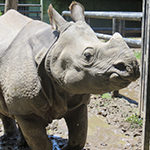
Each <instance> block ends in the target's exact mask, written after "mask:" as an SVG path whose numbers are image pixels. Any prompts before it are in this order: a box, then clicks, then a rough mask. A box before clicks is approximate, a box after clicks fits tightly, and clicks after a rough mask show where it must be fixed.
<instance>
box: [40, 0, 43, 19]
mask: <svg viewBox="0 0 150 150" xmlns="http://www.w3.org/2000/svg"><path fill="white" fill-rule="evenodd" d="M40 5H41V7H40V11H41V20H42V21H43V0H40Z"/></svg>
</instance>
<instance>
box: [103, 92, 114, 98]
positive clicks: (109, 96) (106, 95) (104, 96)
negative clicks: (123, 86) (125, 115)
mask: <svg viewBox="0 0 150 150" xmlns="http://www.w3.org/2000/svg"><path fill="white" fill-rule="evenodd" d="M102 98H105V99H111V98H112V97H111V94H110V93H104V94H103V95H102Z"/></svg>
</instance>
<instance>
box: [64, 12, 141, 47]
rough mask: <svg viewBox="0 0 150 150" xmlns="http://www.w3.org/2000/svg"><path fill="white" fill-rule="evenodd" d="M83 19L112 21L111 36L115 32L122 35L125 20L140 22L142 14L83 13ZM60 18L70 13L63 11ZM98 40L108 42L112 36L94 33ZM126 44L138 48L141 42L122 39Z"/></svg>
mask: <svg viewBox="0 0 150 150" xmlns="http://www.w3.org/2000/svg"><path fill="white" fill-rule="evenodd" d="M84 14H85V17H86V18H87V19H89V18H94V19H112V20H113V21H112V22H113V24H112V34H113V33H115V32H120V33H121V34H122V33H123V30H124V26H125V23H124V21H125V20H130V21H141V20H142V16H143V13H142V12H117V11H116V12H115V11H112V12H111V11H85V13H84ZM62 16H64V17H66V16H70V11H63V12H62ZM96 35H97V37H98V38H101V39H105V40H109V39H110V38H111V37H112V36H111V35H107V34H100V33H96ZM124 40H125V41H126V42H127V44H128V45H129V46H131V47H136V48H140V47H141V40H134V39H129V38H124Z"/></svg>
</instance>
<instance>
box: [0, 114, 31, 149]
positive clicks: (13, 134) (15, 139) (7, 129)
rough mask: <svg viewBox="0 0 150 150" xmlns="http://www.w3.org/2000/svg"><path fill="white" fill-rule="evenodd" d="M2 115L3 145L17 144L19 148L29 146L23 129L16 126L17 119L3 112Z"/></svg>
mask: <svg viewBox="0 0 150 150" xmlns="http://www.w3.org/2000/svg"><path fill="white" fill-rule="evenodd" d="M0 116H1V120H2V123H3V127H4V135H3V136H1V137H0V140H1V145H2V146H3V145H4V146H5V145H15V146H18V147H19V148H28V145H27V143H26V141H25V139H24V136H23V134H22V132H21V130H20V129H18V128H17V126H16V121H15V120H14V119H11V118H9V117H7V116H4V115H2V114H1V115H0Z"/></svg>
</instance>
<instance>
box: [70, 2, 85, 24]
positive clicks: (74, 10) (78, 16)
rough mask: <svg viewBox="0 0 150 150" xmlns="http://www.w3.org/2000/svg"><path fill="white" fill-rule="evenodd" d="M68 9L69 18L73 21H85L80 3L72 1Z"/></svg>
mask: <svg viewBox="0 0 150 150" xmlns="http://www.w3.org/2000/svg"><path fill="white" fill-rule="evenodd" d="M69 9H70V11H71V17H72V19H73V20H74V21H85V16H84V7H83V5H81V4H80V3H78V2H76V1H73V2H72V3H71V4H70V6H69Z"/></svg>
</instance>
